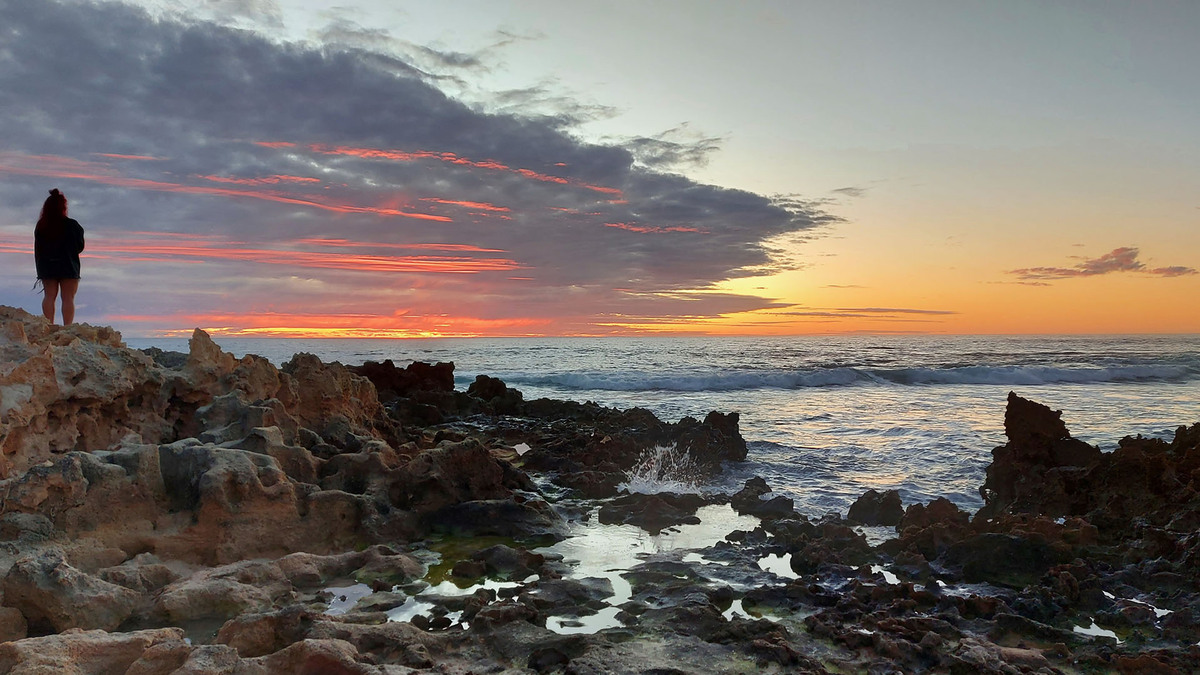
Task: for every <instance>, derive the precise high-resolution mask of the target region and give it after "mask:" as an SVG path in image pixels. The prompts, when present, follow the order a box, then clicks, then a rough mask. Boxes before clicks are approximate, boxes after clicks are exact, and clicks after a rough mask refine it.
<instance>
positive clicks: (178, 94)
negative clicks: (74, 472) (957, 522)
mask: <svg viewBox="0 0 1200 675" xmlns="http://www.w3.org/2000/svg"><path fill="white" fill-rule="evenodd" d="M330 5H331V3H327V2H317V1H316V0H212V1H208V2H203V1H199V0H197V1H191V2H185V1H180V0H143V1H140V2H116V1H112V0H98V1H95V2H86V1H82V0H79V1H59V0H0V304H5V305H14V306H18V307H23V308H25V309H27V310H29V311H32V312H35V313H36V312H37V311H39V308H40V295H39V293H38V292H37V291H36V290H32V289H31V286H32V284H33V282H34V269H33V257H32V248H33V233H32V232H33V223H34V221H35V220H36V219H37V213H38V209H39V208H40V206H41V203H42V201H43V199H44V198H45V197H46V195H47V191H48V190H49V189H50V188H53V187H57V188H59V189H61V190H62V191H63V192H64V193H65V194H66V195H67V197H68V199H69V200H70V204H71V215H72V216H73V217H75V218H77V219H78V220H79V221H80V222H81V224H82V225H83V226H84V228H85V229H86V231H87V238H88V239H87V240H88V248H87V251H86V252H85V256H84V259H83V268H84V269H83V281H82V283H81V287H80V292H79V297H78V305H77V307H78V308H77V314H76V320H78V321H84V322H88V323H93V324H109V325H113V326H114V327H116V328H117V329H118V330H120V331H121V332H122V333H123V334H125V335H126V336H165V335H178V334H188V333H190V332H191V329H192V328H194V327H197V326H198V327H202V328H205V329H206V330H210V331H211V332H214V333H216V334H228V335H247V336H256V335H264V336H321V335H329V336H350V337H353V336H362V337H426V336H474V335H511V336H521V335H608V334H636V333H646V332H650V333H668V334H669V333H681V334H696V333H701V334H705V333H707V334H808V333H843V332H845V333H850V332H887V333H891V332H926V333H1142V332H1189V333H1197V332H1200V301H1198V300H1197V299H1198V298H1200V274H1198V273H1197V270H1198V269H1200V123H1198V121H1200V84H1198V82H1200V80H1198V76H1197V74H1196V65H1197V64H1200V40H1197V39H1196V35H1197V34H1200V3H1196V2H1186V1H1182V0H1181V1H1178V2H1168V1H1158V0H1148V1H1147V0H1131V1H1129V2H1095V1H1093V0H1081V1H1077V2H1076V1H1068V0H1064V1H1061V2H1053V3H1046V2H988V3H984V2H960V1H957V0H953V1H952V0H945V1H938V2H933V1H925V0H916V1H911V2H834V1H822V2H808V1H804V0H781V1H778V2H768V1H759V2H754V1H751V2H711V3H710V2H692V1H690V0H678V1H666V2H664V1H655V2H634V1H632V0H628V1H613V0H602V1H601V0H598V1H595V2H586V3H576V2H566V3H564V2H551V1H549V0H545V1H543V0H523V1H520V2H515V1H514V2H504V1H499V0H472V1H465V0H462V1H460V0H447V1H445V2H426V1H424V0H422V1H419V2H418V1H410V0H388V1H387V2H384V1H383V0H375V1H367V0H344V1H340V2H338V3H336V5H337V7H336V9H328V7H329V6H330Z"/></svg>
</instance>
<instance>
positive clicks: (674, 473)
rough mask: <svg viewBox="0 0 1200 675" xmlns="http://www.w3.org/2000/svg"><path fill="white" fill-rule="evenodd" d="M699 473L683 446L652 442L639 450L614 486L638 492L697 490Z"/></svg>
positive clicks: (700, 480)
mask: <svg viewBox="0 0 1200 675" xmlns="http://www.w3.org/2000/svg"><path fill="white" fill-rule="evenodd" d="M702 475H703V474H702V473H701V472H700V470H699V468H698V467H697V466H696V463H695V462H694V461H693V460H692V457H691V455H689V454H688V453H687V450H682V449H680V448H678V447H676V446H674V445H656V446H654V447H653V448H649V449H646V450H643V451H642V454H641V456H639V457H638V461H637V462H636V463H634V465H633V467H632V468H630V469H629V470H628V471H626V472H625V481H624V482H623V483H621V484H620V485H618V486H617V488H618V489H623V490H625V491H626V492H630V493H634V492H637V493H641V494H658V493H660V492H677V493H685V492H699V491H700V484H701V482H702Z"/></svg>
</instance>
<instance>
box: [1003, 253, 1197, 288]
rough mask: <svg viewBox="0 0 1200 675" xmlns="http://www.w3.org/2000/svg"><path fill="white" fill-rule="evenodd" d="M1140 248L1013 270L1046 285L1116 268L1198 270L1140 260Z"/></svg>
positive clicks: (1166, 273) (1168, 272) (1160, 272)
mask: <svg viewBox="0 0 1200 675" xmlns="http://www.w3.org/2000/svg"><path fill="white" fill-rule="evenodd" d="M1138 254H1139V251H1138V249H1136V248H1133V247H1122V248H1116V249H1113V250H1112V251H1110V252H1108V253H1105V254H1104V255H1102V256H1100V257H1098V258H1087V259H1084V260H1082V261H1081V262H1079V263H1078V264H1076V265H1075V266H1073V267H1025V268H1022V269H1016V270H1009V272H1008V273H1009V274H1013V275H1016V276H1017V278H1019V279H1020V280H1022V281H1025V282H1041V283H1034V284H1032V285H1045V282H1046V281H1049V280H1056V279H1070V278H1073V277H1094V276H1099V275H1102V274H1113V273H1116V272H1138V273H1142V274H1149V275H1153V276H1160V277H1179V276H1186V275H1191V274H1196V269H1195V268H1192V267H1184V266H1181V265H1175V266H1171V267H1153V268H1151V267H1147V266H1146V265H1145V263H1143V262H1141V261H1140V260H1138Z"/></svg>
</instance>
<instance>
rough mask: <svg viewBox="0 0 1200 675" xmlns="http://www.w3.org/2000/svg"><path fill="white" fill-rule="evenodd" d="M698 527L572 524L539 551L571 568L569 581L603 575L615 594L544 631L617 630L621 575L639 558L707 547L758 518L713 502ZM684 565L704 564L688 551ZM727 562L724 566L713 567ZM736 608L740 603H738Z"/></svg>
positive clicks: (625, 586) (625, 592)
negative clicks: (594, 610) (590, 611)
mask: <svg viewBox="0 0 1200 675" xmlns="http://www.w3.org/2000/svg"><path fill="white" fill-rule="evenodd" d="M696 516H697V517H699V518H700V523H699V524H698V525H679V526H676V527H672V528H669V529H666V530H663V531H662V532H660V533H658V534H655V535H652V534H650V533H649V532H646V531H645V530H643V529H641V528H640V527H635V526H633V525H600V524H599V519H598V518H594V517H593V518H589V519H588V522H585V523H579V522H576V523H572V524H571V529H570V531H568V533H567V538H566V539H564V540H563V541H560V542H557V543H555V544H553V545H551V546H547V547H544V548H539V549H535V551H536V552H537V553H542V554H557V555H561V556H562V557H563V562H565V563H567V564H568V565H570V566H571V573H570V574H568V575H567V577H568V578H570V579H585V578H588V577H601V578H604V579H608V580H609V581H611V582H612V586H613V594H612V596H610V597H608V598H606V599H605V600H604V601H605V602H606V603H607V604H608V605H609V606H608V607H606V608H604V609H602V610H600V611H599V612H597V613H596V614H593V615H590V616H582V617H579V616H557V617H550V618H548V619H547V620H546V627H547V628H549V629H550V630H553V631H555V632H559V633H595V632H596V631H599V630H604V629H605V628H615V627H617V626H620V625H621V623H620V621H618V620H617V618H616V615H617V614H618V613H619V612H620V609H619V606H620V605H621V604H623V603H625V602H628V601H629V599H630V598H631V597H633V591H632V588H631V587H630V585H629V582H628V581H626V580H625V578H624V577H622V576H621V572H624V571H626V570H628V569H630V568H632V567H634V566H636V565H638V564H639V563H641V562H642V559H643V558H646V557H648V556H651V555H654V554H657V553H666V552H669V551H677V550H684V549H704V548H708V547H710V546H712V545H714V544H716V543H717V542H719V541H722V540H723V539H724V538H725V535H726V534H728V533H729V532H731V531H733V530H753V529H754V528H756V527H758V526H759V524H760V522H761V521H760V520H759V519H758V518H755V517H753V516H743V515H739V514H738V513H737V512H736V511H734V510H733V508H732V507H730V506H729V505H728V504H712V505H708V506H702V507H700V508H699V509H697V510H696ZM683 561H684V562H703V563H705V564H708V563H712V562H713V561H709V560H705V559H704V558H703V557H702V556H700V554H699V553H695V552H692V553H688V554H687V555H685V556H684V557H683ZM716 564H727V563H716ZM739 606H740V605H739Z"/></svg>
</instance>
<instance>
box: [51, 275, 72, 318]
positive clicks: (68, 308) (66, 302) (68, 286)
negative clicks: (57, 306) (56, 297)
mask: <svg viewBox="0 0 1200 675" xmlns="http://www.w3.org/2000/svg"><path fill="white" fill-rule="evenodd" d="M59 286H60V287H61V288H62V302H63V305H62V316H63V325H64V326H70V325H71V324H72V323H75V291H78V290H79V280H78V279H60V280H59ZM51 311H53V308H51Z"/></svg>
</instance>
